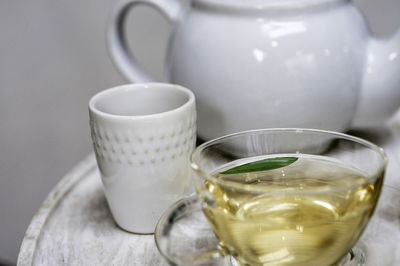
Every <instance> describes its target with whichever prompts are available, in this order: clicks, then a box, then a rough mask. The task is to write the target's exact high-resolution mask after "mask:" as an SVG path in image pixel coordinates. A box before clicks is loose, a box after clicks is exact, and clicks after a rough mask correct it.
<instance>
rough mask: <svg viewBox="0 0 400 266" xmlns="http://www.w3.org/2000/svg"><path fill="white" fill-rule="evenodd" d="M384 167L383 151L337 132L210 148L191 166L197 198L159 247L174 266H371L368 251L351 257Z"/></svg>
mask: <svg viewBox="0 0 400 266" xmlns="http://www.w3.org/2000/svg"><path fill="white" fill-rule="evenodd" d="M386 165H387V158H386V155H385V153H384V151H383V150H382V149H381V148H379V147H378V146H376V145H374V144H372V143H370V142H368V141H365V140H362V139H360V138H356V137H353V136H349V135H345V134H341V133H336V132H330V131H323V130H314V129H264V130H252V131H246V132H240V133H236V134H232V135H228V136H225V137H221V138H218V139H215V140H211V141H209V142H206V143H204V144H202V145H200V146H199V147H198V148H197V149H196V150H195V151H194V152H193V154H192V156H191V167H192V170H193V171H192V173H193V182H194V185H195V189H196V194H197V197H196V196H193V197H191V198H186V199H183V200H181V201H179V202H177V203H175V204H174V205H173V206H171V207H170V208H169V209H168V210H167V211H166V212H165V213H164V214H163V216H162V217H161V219H160V220H159V222H158V225H157V228H156V232H155V239H156V244H157V247H158V249H159V251H160V253H161V254H162V255H163V256H164V257H165V258H166V259H167V261H168V262H169V263H170V264H171V265H319V266H322V265H363V264H365V261H366V258H365V255H364V254H363V252H361V249H362V247H361V248H359V247H357V248H353V247H354V245H355V244H356V242H357V241H358V239H359V238H360V236H361V234H362V232H363V231H364V229H365V227H366V226H367V224H368V222H369V220H370V218H371V216H372V214H373V212H374V210H375V207H376V203H377V201H378V198H379V196H380V192H381V188H382V184H383V176H384V172H385V168H386ZM228 169H232V170H229V171H227V170H228ZM352 248H353V249H352Z"/></svg>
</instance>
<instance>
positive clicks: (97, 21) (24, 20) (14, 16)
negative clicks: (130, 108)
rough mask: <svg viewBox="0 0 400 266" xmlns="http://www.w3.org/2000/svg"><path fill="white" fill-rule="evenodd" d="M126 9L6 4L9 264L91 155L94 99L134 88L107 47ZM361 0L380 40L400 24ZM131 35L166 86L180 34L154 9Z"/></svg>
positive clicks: (5, 257) (2, 259)
mask: <svg viewBox="0 0 400 266" xmlns="http://www.w3.org/2000/svg"><path fill="white" fill-rule="evenodd" d="M116 2H117V1H112V0H81V1H68V0H58V1H52V0H36V1H28V0H24V1H23V0H1V1H0V110H1V111H0V151H1V152H0V265H2V264H11V265H12V264H15V263H16V258H17V255H18V251H19V246H20V244H21V241H22V238H23V236H24V232H25V230H26V228H27V226H28V225H29V222H30V220H31V218H32V216H33V215H34V214H35V212H36V211H37V209H38V208H39V206H40V204H41V202H42V201H43V200H44V199H45V197H46V195H47V194H48V193H49V191H50V190H51V189H52V187H54V186H55V184H56V183H57V182H58V181H59V180H60V179H61V178H62V177H63V175H65V174H66V173H67V172H68V171H69V170H70V169H71V168H72V167H73V166H74V165H75V164H76V163H78V162H79V161H80V160H81V159H83V158H84V157H85V156H86V155H87V154H88V153H89V152H91V141H90V135H89V126H88V115H87V102H88V100H89V98H90V97H91V96H92V95H93V94H95V93H96V92H98V91H101V90H103V89H106V88H108V87H112V86H115V85H119V84H123V83H125V81H124V80H123V79H122V77H121V76H120V75H119V73H118V72H117V70H116V69H115V68H114V66H113V64H112V62H111V60H110V58H109V56H108V53H107V49H106V45H105V29H106V25H107V21H108V17H109V14H110V11H111V10H112V8H113V7H114V6H115V4H116ZM355 2H356V4H357V5H358V6H360V7H361V9H362V10H363V11H364V13H365V14H366V16H367V20H368V22H369V23H370V26H371V29H372V31H373V32H374V33H375V34H376V35H378V36H380V37H384V36H388V35H390V34H391V33H393V32H394V31H395V29H396V28H397V27H398V26H400V16H399V14H400V1H398V0H357V1H355ZM127 27H128V28H129V31H130V32H131V34H130V36H129V38H130V44H131V47H132V49H133V50H134V51H135V53H136V54H137V57H138V59H139V62H142V64H143V65H144V67H145V68H146V69H148V70H149V72H150V73H151V74H153V76H155V77H156V78H157V79H159V80H161V81H164V80H165V77H164V73H163V72H164V71H163V66H164V64H163V62H164V56H165V55H164V49H165V47H166V43H167V38H168V33H169V31H170V30H171V27H170V26H169V25H167V24H166V23H165V21H164V20H163V18H162V17H161V16H160V15H159V14H157V13H156V12H155V11H152V10H150V9H148V8H146V7H143V8H138V9H136V10H135V11H134V12H131V14H130V16H129V19H128V25H127ZM133 35H134V36H133Z"/></svg>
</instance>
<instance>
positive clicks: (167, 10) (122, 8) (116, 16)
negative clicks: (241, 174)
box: [107, 0, 181, 83]
mask: <svg viewBox="0 0 400 266" xmlns="http://www.w3.org/2000/svg"><path fill="white" fill-rule="evenodd" d="M141 4H142V5H147V6H149V7H152V8H154V9H156V10H157V11H159V12H160V13H161V14H162V15H163V16H164V17H165V18H166V19H167V21H168V22H169V23H171V24H173V23H174V22H176V21H178V18H179V11H180V10H181V4H180V2H179V1H177V0H128V1H124V2H121V3H120V4H119V5H118V6H117V7H116V9H115V11H114V13H113V14H112V16H111V20H110V22H109V25H108V30H107V46H108V50H109V53H110V55H111V58H112V60H113V62H114V64H115V66H116V67H117V68H118V69H119V70H120V72H121V74H122V75H123V76H124V77H125V78H126V79H127V80H129V81H130V82H133V83H135V82H148V81H151V80H153V79H152V78H151V77H150V76H149V75H148V74H147V73H146V72H145V71H143V69H142V68H141V67H140V66H139V65H138V63H137V61H136V60H135V57H134V56H133V54H132V53H131V52H130V50H129V47H128V42H127V38H126V35H125V32H124V24H125V21H126V17H127V15H128V13H129V11H130V10H131V8H133V7H135V6H138V5H141Z"/></svg>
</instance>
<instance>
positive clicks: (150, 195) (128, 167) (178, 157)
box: [89, 83, 196, 233]
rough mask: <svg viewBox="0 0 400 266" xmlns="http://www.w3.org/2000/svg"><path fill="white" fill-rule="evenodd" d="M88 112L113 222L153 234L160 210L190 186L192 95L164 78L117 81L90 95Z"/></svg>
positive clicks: (193, 134) (193, 137) (193, 135)
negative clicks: (157, 80) (111, 86)
mask: <svg viewBox="0 0 400 266" xmlns="http://www.w3.org/2000/svg"><path fill="white" fill-rule="evenodd" d="M89 116H90V128H91V135H92V140H93V146H94V151H95V154H96V159H97V163H98V166H99V170H100V173H101V177H102V181H103V185H104V192H105V195H106V198H107V201H108V204H109V206H110V209H111V212H112V215H113V217H114V219H115V221H116V222H117V224H118V225H119V226H120V227H121V228H123V229H125V230H127V231H130V232H135V233H153V232H154V227H155V225H156V222H157V220H158V218H159V216H160V214H161V212H162V211H163V210H164V209H165V208H166V207H168V206H169V205H170V204H171V203H173V202H174V201H176V200H178V199H179V198H181V197H182V196H183V195H185V194H186V193H188V190H189V188H190V179H189V164H188V158H189V155H190V154H191V152H192V150H193V149H194V146H195V142H196V107H195V97H194V94H193V93H192V92H191V91H190V90H188V89H186V88H183V87H181V86H178V85H173V84H164V83H144V84H129V85H123V86H118V87H115V88H111V89H108V90H105V91H102V92H100V93H98V94H96V95H94V96H93V97H92V98H91V100H90V102H89Z"/></svg>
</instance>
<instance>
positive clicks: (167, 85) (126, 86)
mask: <svg viewBox="0 0 400 266" xmlns="http://www.w3.org/2000/svg"><path fill="white" fill-rule="evenodd" d="M149 87H157V88H160V89H163V88H173V89H175V90H178V91H181V92H184V93H185V94H186V95H187V96H188V100H187V101H186V102H185V103H183V104H182V105H179V106H178V107H176V108H173V109H170V110H167V111H163V112H159V113H154V114H145V115H117V114H111V113H107V112H104V111H101V110H100V109H99V108H97V107H95V104H96V103H97V102H98V101H99V99H100V98H101V97H104V96H105V95H107V94H111V93H115V92H117V91H121V90H125V91H127V90H128V91H129V90H136V89H147V88H149ZM194 102H195V95H194V93H193V92H192V91H191V90H189V89H188V88H185V87H183V86H181V85H178V84H172V83H163V82H144V83H131V84H124V85H119V86H115V87H111V88H108V89H105V90H102V91H100V92H98V93H96V94H95V95H93V96H92V97H91V98H90V100H89V111H90V112H92V113H94V114H96V115H98V116H101V117H104V118H109V119H121V120H141V119H148V118H154V117H162V116H167V115H169V114H171V113H174V112H179V111H180V110H182V109H185V108H188V106H190V105H193V104H194Z"/></svg>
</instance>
